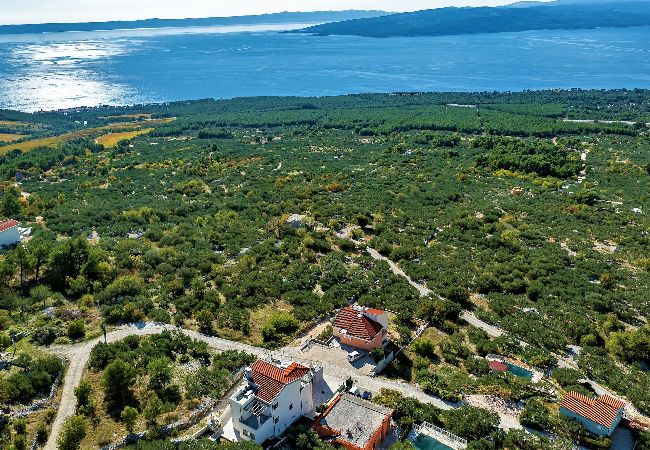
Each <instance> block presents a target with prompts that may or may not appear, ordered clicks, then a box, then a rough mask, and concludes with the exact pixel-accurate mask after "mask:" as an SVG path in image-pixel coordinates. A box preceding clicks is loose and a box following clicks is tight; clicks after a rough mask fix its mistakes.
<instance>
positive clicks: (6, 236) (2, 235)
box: [0, 225, 20, 247]
mask: <svg viewBox="0 0 650 450" xmlns="http://www.w3.org/2000/svg"><path fill="white" fill-rule="evenodd" d="M18 242H20V230H19V229H18V225H15V226H13V227H11V228H9V229H7V230H4V231H0V247H6V246H9V245H14V244H17V243H18Z"/></svg>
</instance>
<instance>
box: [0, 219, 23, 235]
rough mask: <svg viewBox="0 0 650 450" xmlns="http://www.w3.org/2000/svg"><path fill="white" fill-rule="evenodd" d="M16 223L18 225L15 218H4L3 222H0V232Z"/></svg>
mask: <svg viewBox="0 0 650 450" xmlns="http://www.w3.org/2000/svg"><path fill="white" fill-rule="evenodd" d="M18 225H20V222H17V221H15V220H5V221H4V222H0V233H2V232H3V231H6V230H8V229H9V228H13V227H15V226H18Z"/></svg>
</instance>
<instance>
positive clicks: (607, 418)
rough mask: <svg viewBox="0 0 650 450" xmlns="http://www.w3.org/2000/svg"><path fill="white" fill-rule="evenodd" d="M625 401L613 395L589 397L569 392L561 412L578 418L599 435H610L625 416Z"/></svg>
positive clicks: (561, 405) (561, 404)
mask: <svg viewBox="0 0 650 450" xmlns="http://www.w3.org/2000/svg"><path fill="white" fill-rule="evenodd" d="M624 407H625V403H624V402H623V401H621V400H619V399H617V398H614V397H612V396H611V395H601V396H599V397H597V398H589V397H587V396H586V395H583V394H580V393H578V392H568V393H567V394H566V395H565V396H564V398H563V399H562V402H561V403H560V414H562V415H564V416H566V417H569V418H571V419H574V420H577V421H578V422H580V424H582V426H584V427H585V428H586V429H587V430H589V431H590V432H592V433H593V434H595V435H598V436H610V435H611V434H612V433H613V432H614V429H615V428H616V427H617V426H618V423H619V422H620V421H621V419H622V418H623V409H624Z"/></svg>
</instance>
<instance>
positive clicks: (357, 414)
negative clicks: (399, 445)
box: [313, 393, 393, 450]
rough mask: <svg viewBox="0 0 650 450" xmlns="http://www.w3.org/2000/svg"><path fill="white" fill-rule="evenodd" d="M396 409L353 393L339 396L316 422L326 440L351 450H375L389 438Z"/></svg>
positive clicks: (316, 426)
mask: <svg viewBox="0 0 650 450" xmlns="http://www.w3.org/2000/svg"><path fill="white" fill-rule="evenodd" d="M392 415H393V410H391V409H388V408H385V407H383V406H380V405H376V404H374V403H371V402H369V401H367V400H363V399H361V398H357V397H354V396H352V395H350V394H346V393H343V394H340V395H339V396H338V397H337V398H336V399H335V400H334V401H332V403H330V405H329V406H328V407H327V409H326V410H325V412H323V414H321V415H320V416H319V417H318V418H317V419H316V421H315V422H314V425H313V428H314V430H315V431H316V432H317V433H318V435H319V436H320V437H321V438H322V439H324V440H327V441H330V442H333V443H334V444H337V445H340V446H342V447H344V448H346V449H348V450H374V449H377V448H379V446H380V445H381V443H382V442H383V441H384V439H386V437H387V436H388V432H389V429H390V419H391V416H392Z"/></svg>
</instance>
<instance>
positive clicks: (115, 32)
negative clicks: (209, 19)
mask: <svg viewBox="0 0 650 450" xmlns="http://www.w3.org/2000/svg"><path fill="white" fill-rule="evenodd" d="M322 23H323V22H287V23H267V24H262V23H260V24H244V25H213V26H186V27H153V28H146V27H143V28H124V29H109V30H92V31H76V30H75V31H73V30H70V31H43V32H33V33H21V34H0V44H1V43H4V42H30V41H34V40H36V41H48V40H78V39H92V38H102V37H108V36H110V37H153V36H174V35H182V34H226V33H255V32H258V33H263V32H274V31H275V32H282V31H295V30H299V29H301V28H304V27H309V26H315V25H319V24H322Z"/></svg>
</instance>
